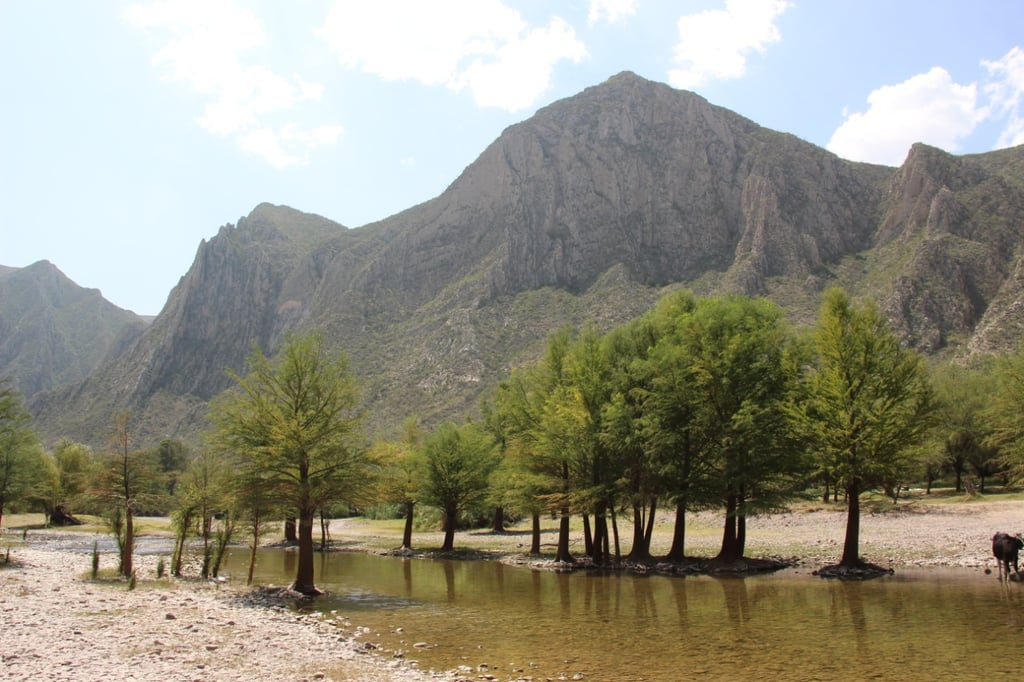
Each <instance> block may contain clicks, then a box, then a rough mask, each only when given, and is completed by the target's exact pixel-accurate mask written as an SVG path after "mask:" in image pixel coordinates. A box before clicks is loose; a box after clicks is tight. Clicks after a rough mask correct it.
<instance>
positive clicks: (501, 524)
mask: <svg viewBox="0 0 1024 682" xmlns="http://www.w3.org/2000/svg"><path fill="white" fill-rule="evenodd" d="M491 532H494V533H504V532H505V508H504V507H500V506H499V507H495V508H494V519H493V521H492V522H491Z"/></svg>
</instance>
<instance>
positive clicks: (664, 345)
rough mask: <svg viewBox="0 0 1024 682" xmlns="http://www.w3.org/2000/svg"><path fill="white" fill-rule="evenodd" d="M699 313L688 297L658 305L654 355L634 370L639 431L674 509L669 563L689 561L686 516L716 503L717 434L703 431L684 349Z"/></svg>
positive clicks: (653, 316) (651, 322)
mask: <svg viewBox="0 0 1024 682" xmlns="http://www.w3.org/2000/svg"><path fill="white" fill-rule="evenodd" d="M695 307H696V300H695V299H694V298H693V296H692V295H691V294H690V293H689V292H679V293H676V294H672V295H670V296H668V297H666V298H665V299H663V300H661V301H659V303H658V305H657V306H655V308H654V310H652V311H651V313H649V315H648V316H647V317H648V320H649V321H648V324H649V325H650V327H651V347H650V350H649V352H648V354H647V356H646V357H645V358H643V359H642V360H641V361H640V362H638V363H636V364H635V365H634V367H633V370H632V371H634V372H635V373H636V374H637V375H638V378H637V380H636V387H635V388H634V389H633V390H634V393H635V394H636V399H637V400H638V401H639V402H640V406H641V407H640V414H641V421H640V429H641V434H642V438H643V441H644V447H645V449H646V450H647V453H648V457H649V458H650V460H651V463H650V466H651V468H652V470H653V471H655V472H657V476H658V478H659V480H660V485H661V489H662V494H663V495H664V496H665V497H666V498H667V501H669V502H671V503H673V504H674V505H675V522H674V526H673V534H672V545H671V547H670V549H669V552H668V554H667V555H666V557H665V558H666V559H668V560H669V561H682V560H683V559H684V558H685V547H686V515H687V511H688V510H690V509H701V508H707V507H710V506H712V505H714V504H715V503H716V502H717V501H716V500H715V498H714V497H713V496H711V495H710V494H709V493H710V491H711V489H712V488H711V485H710V483H709V481H708V476H709V474H710V473H711V461H712V460H711V452H712V448H711V445H712V443H713V442H714V434H713V433H711V432H708V431H707V430H704V429H701V428H700V423H699V421H698V419H697V416H698V413H699V411H700V408H701V402H702V398H701V395H700V393H699V392H698V391H697V387H698V384H697V382H696V377H695V374H694V372H695V370H696V367H695V366H694V364H693V363H692V362H691V357H690V355H689V351H688V350H687V349H686V347H685V345H684V343H683V342H684V337H683V334H682V332H683V331H684V330H685V329H686V326H685V325H684V324H683V322H684V321H685V319H686V318H687V316H689V315H690V314H692V313H693V310H694V308H695Z"/></svg>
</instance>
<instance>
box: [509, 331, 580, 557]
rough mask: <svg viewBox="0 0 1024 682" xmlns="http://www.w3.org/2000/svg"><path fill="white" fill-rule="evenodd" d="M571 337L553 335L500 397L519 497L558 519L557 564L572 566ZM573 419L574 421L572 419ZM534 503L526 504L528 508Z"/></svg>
mask: <svg viewBox="0 0 1024 682" xmlns="http://www.w3.org/2000/svg"><path fill="white" fill-rule="evenodd" d="M571 344H572V332H571V331H570V330H569V329H568V328H567V327H566V328H562V329H559V330H558V331H556V332H555V333H553V334H552V335H551V336H550V337H549V338H548V342H547V347H546V349H545V352H544V356H543V358H542V359H541V360H540V362H538V363H537V364H536V365H533V366H530V367H526V368H521V369H517V370H515V371H513V372H512V374H511V376H510V377H509V378H508V379H507V380H506V381H504V382H502V383H501V384H500V385H499V387H498V390H497V392H496V394H495V409H496V410H497V411H498V412H500V413H501V415H502V417H501V418H502V420H503V424H504V426H503V428H504V433H505V438H506V440H507V452H508V459H509V463H510V464H511V465H512V466H513V467H514V468H515V469H517V470H518V472H519V473H517V475H516V477H515V478H516V488H517V494H518V495H520V496H522V498H523V499H525V500H533V501H535V502H536V503H539V504H540V505H542V506H543V507H544V508H545V509H548V510H550V511H552V512H553V513H556V514H558V516H559V522H558V543H557V549H556V550H555V561H558V562H565V563H572V562H573V561H574V558H573V556H572V553H571V552H570V551H569V546H570V545H569V540H570V538H569V530H570V520H571V516H570V515H571V511H572V492H573V466H574V461H575V459H576V456H575V447H576V444H577V440H576V438H575V432H574V429H573V428H572V424H573V423H574V421H577V420H578V417H579V415H575V416H573V415H574V412H573V410H572V409H571V408H570V406H569V405H568V404H567V401H575V394H574V393H573V392H572V391H571V390H570V389H569V388H568V372H567V360H568V354H569V348H570V346H571ZM570 417H572V418H570ZM529 504H530V503H529V502H527V505H529ZM527 508H530V509H531V513H532V514H534V524H533V528H534V532H533V543H532V544H533V547H534V548H535V549H536V551H537V552H539V550H540V521H539V515H538V514H537V509H536V508H535V507H529V506H528V507H527Z"/></svg>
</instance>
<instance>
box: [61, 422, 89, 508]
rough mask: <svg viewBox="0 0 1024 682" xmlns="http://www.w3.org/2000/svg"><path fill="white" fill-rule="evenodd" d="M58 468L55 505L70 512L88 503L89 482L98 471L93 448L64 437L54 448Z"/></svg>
mask: <svg viewBox="0 0 1024 682" xmlns="http://www.w3.org/2000/svg"><path fill="white" fill-rule="evenodd" d="M53 459H54V463H55V465H56V470H57V476H58V479H57V488H56V491H55V493H56V494H55V496H54V500H53V507H54V508H56V507H58V506H63V507H64V508H65V510H66V511H68V512H70V511H71V510H75V509H78V508H80V507H81V506H82V505H83V504H86V503H87V498H86V494H87V492H88V490H89V482H90V480H91V479H92V477H93V476H95V473H96V457H95V455H93V451H92V448H90V447H89V446H88V445H85V444H84V443H76V442H74V441H72V440H70V439H67V438H62V439H61V440H60V441H58V442H57V445H55V446H54V448H53Z"/></svg>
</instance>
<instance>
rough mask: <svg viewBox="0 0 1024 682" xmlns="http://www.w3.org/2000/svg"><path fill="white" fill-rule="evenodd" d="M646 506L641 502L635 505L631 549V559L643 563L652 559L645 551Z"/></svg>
mask: <svg viewBox="0 0 1024 682" xmlns="http://www.w3.org/2000/svg"><path fill="white" fill-rule="evenodd" d="M644 525H645V524H644V506H643V505H642V504H640V503H639V502H634V503H633V545H632V546H631V547H630V548H629V558H630V559H635V560H638V561H642V560H643V559H648V558H650V553H649V552H647V550H645V549H644Z"/></svg>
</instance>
